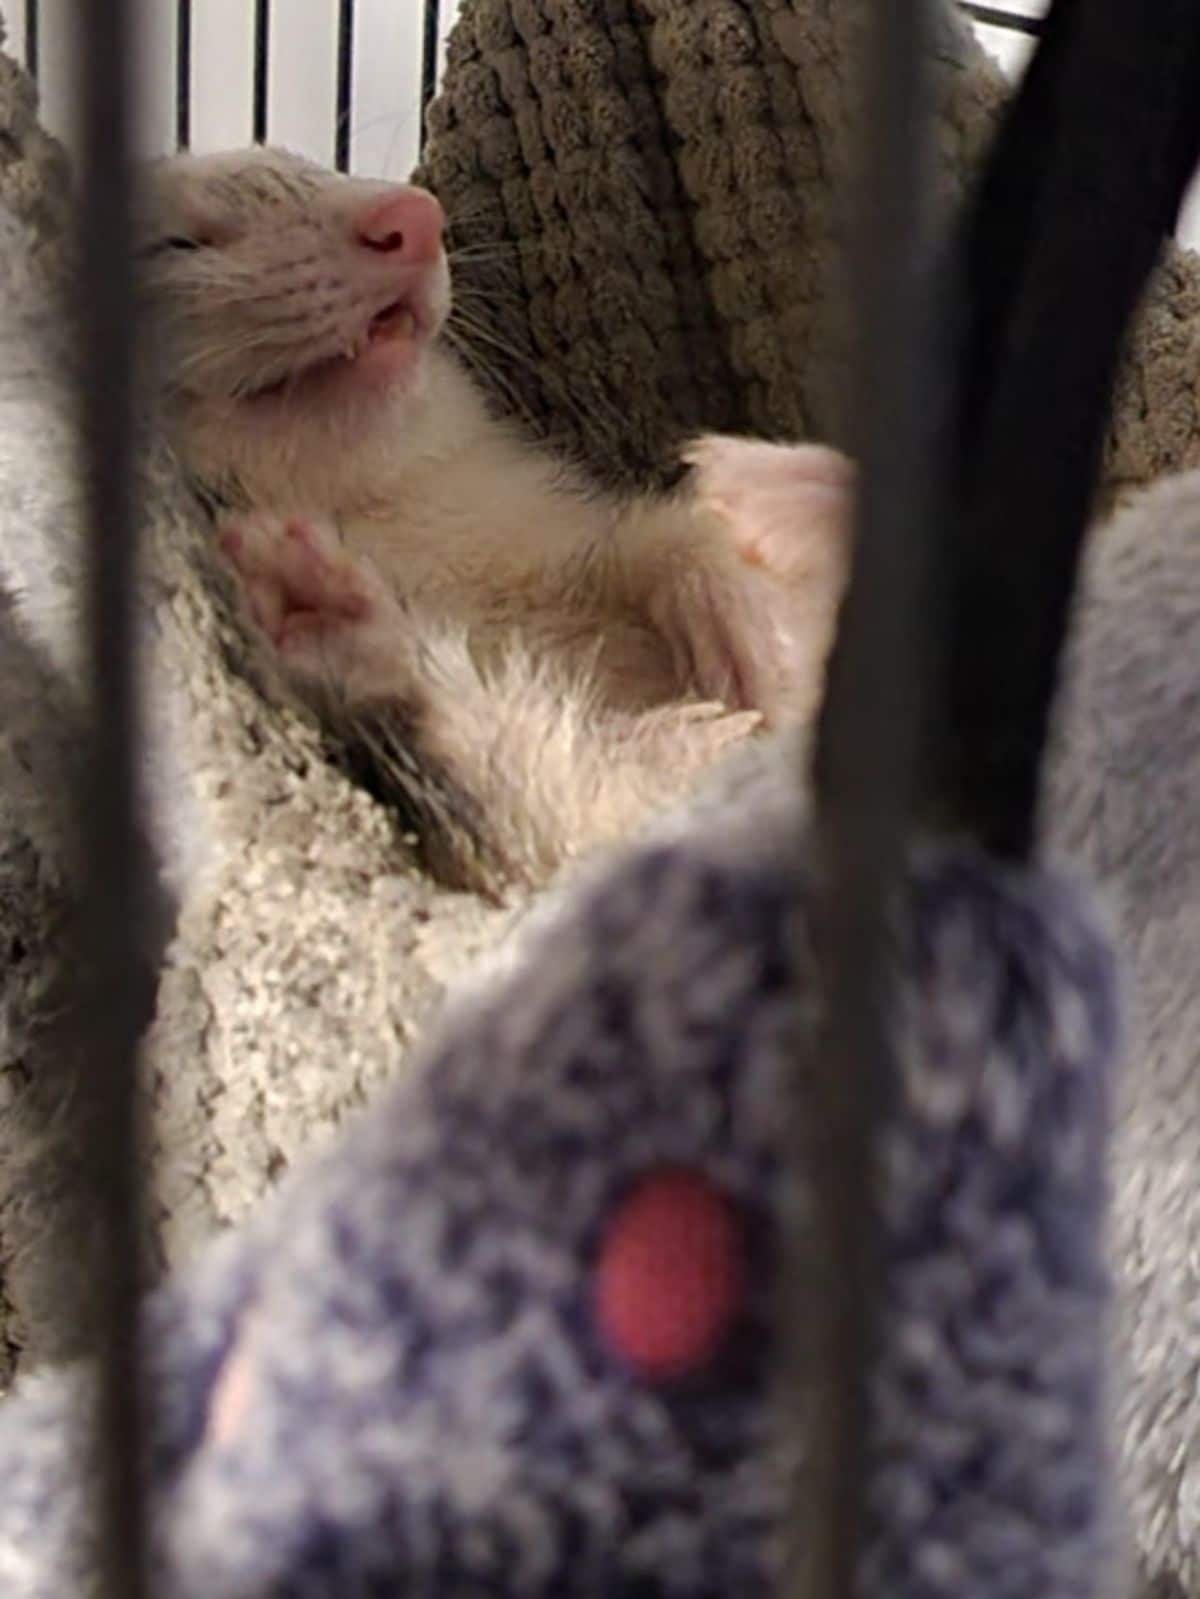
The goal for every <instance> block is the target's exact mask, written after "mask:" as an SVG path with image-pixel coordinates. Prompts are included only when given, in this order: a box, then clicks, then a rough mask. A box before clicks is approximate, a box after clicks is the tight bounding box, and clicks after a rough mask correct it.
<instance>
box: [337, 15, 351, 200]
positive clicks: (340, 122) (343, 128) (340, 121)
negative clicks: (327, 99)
mask: <svg viewBox="0 0 1200 1599" xmlns="http://www.w3.org/2000/svg"><path fill="white" fill-rule="evenodd" d="M353 100H354V0H338V54H337V121H336V123H335V131H334V165H335V166H336V167H337V169H338V171H339V172H348V171H349V170H350V156H351V132H352V126H353Z"/></svg>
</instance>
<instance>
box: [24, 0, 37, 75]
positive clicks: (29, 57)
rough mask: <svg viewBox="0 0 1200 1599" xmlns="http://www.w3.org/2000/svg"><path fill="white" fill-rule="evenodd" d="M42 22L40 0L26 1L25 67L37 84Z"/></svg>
mask: <svg viewBox="0 0 1200 1599" xmlns="http://www.w3.org/2000/svg"><path fill="white" fill-rule="evenodd" d="M40 20H41V19H40V16H39V13H38V0H25V67H26V70H27V71H28V73H29V76H30V77H31V78H32V79H33V80H34V82H35V83H36V82H37V75H38V68H39V66H40V65H41V53H40V45H41V38H40V34H39V31H38V23H39V21H40Z"/></svg>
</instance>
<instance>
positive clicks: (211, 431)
mask: <svg viewBox="0 0 1200 1599" xmlns="http://www.w3.org/2000/svg"><path fill="white" fill-rule="evenodd" d="M143 212H144V214H143V215H142V217H141V219H140V223H139V238H138V245H139V256H140V262H141V268H142V271H143V277H144V282H145V286H146V288H147V291H148V293H149V296H150V303H151V304H152V306H153V308H154V311H155V316H156V325H157V329H158V338H159V348H160V355H161V368H162V373H163V379H164V390H165V400H166V415H167V420H168V426H169V428H170V431H171V436H172V440H173V443H174V445H175V447H176V449H177V451H178V454H179V456H180V458H181V460H182V462H183V465H184V467H185V469H186V470H187V472H188V473H189V475H190V476H191V477H192V478H193V480H194V481H195V482H196V483H197V484H198V485H199V486H200V488H201V489H202V490H203V492H204V493H205V495H206V497H207V498H208V499H209V501H210V503H213V504H215V505H217V506H219V507H220V508H221V509H220V512H219V520H218V534H217V536H218V541H219V545H220V548H221V549H222V550H223V552H224V554H225V556H226V557H227V558H228V561H229V562H230V563H231V565H232V567H233V569H234V571H235V573H236V574H237V576H238V578H239V579H240V588H241V590H242V593H243V595H244V597H245V600H246V603H247V606H248V609H249V612H250V615H251V618H252V620H253V621H254V622H255V623H256V624H257V626H258V628H259V629H260V630H261V632H262V633H263V634H265V636H266V638H267V639H268V640H269V641H270V644H271V645H272V646H273V648H274V650H275V651H276V652H277V655H278V658H279V660H280V662H281V664H282V665H283V667H284V668H285V670H286V672H287V673H288V674H289V676H290V677H291V679H292V681H293V682H294V683H295V684H296V685H297V686H300V687H303V688H305V689H307V690H308V691H309V692H315V693H316V694H317V695H318V696H319V698H320V700H321V702H322V704H323V706H324V707H325V708H326V709H327V710H330V711H333V710H336V712H337V717H338V719H339V720H340V723H341V725H342V726H343V727H345V726H347V725H349V726H351V727H352V728H353V729H354V733H355V738H356V740H357V742H358V744H359V747H360V748H363V747H365V748H367V749H369V750H370V751H371V752H372V755H373V759H374V765H375V770H376V773H379V772H382V773H383V774H384V780H385V782H386V783H387V784H389V785H390V788H391V790H392V792H393V796H394V797H399V798H400V799H401V800H402V801H403V802H404V803H403V808H404V809H405V810H407V812H408V814H409V817H410V820H413V821H414V823H415V825H416V826H417V829H418V831H419V832H420V833H421V834H422V835H423V836H424V842H425V845H426V849H427V853H428V859H429V861H430V864H431V866H432V867H433V869H434V870H435V871H437V873H438V874H439V875H440V876H442V877H443V878H444V879H447V880H449V881H451V882H453V883H456V884H459V885H465V884H470V885H471V886H474V887H477V888H485V889H490V890H492V891H499V890H501V889H502V888H503V886H504V884H505V883H506V882H511V881H523V882H531V881H537V880H541V879H544V878H545V877H546V876H547V875H548V874H549V873H551V872H552V871H553V870H554V868H555V867H556V866H557V865H559V864H560V863H561V862H562V861H563V860H565V859H567V858H568V857H570V856H573V855H575V854H577V853H579V852H580V851H582V850H585V849H587V848H589V847H591V846H593V845H595V844H598V843H600V842H602V841H604V840H606V839H610V838H613V837H615V836H618V835H621V834H623V833H625V832H626V831H628V830H629V829H630V828H631V827H632V826H633V825H634V824H635V823H636V822H637V821H638V820H639V819H640V818H641V817H643V816H644V815H646V814H647V813H648V812H650V811H652V810H653V809H655V808H657V807H660V806H663V805H665V804H667V803H669V802H670V801H671V800H673V799H674V798H676V797H677V796H679V795H680V794H681V793H683V792H684V791H685V790H686V789H687V787H688V785H689V784H690V783H692V782H694V781H695V779H696V776H697V774H698V773H699V772H700V771H701V770H702V769H703V768H705V767H707V766H709V765H710V764H711V763H712V762H713V761H714V760H715V759H716V758H717V757H718V756H719V755H720V754H721V753H722V752H723V751H725V750H727V749H728V748H729V747H730V746H732V745H734V744H737V743H739V742H740V741H742V740H744V739H746V738H747V737H748V736H750V735H752V734H754V733H755V732H756V731H757V730H758V729H760V728H762V727H766V726H771V725H774V724H778V723H780V722H783V721H787V720H790V719H793V718H803V717H805V716H806V715H807V714H808V713H809V712H810V711H811V710H812V708H813V705H814V703H815V698H816V693H817V690H818V687H819V683H820V679H821V675H822V673H821V667H822V663H823V660H824V655H825V650H826V647H827V643H828V639H829V636H830V629H831V617H832V614H833V612H834V610H835V609H836V599H837V595H838V591H839V589H840V585H841V581H842V575H843V570H844V565H845V533H844V529H845V525H846V516H847V500H848V496H849V491H850V469H849V466H848V463H847V462H846V461H845V459H844V458H843V457H842V456H840V455H838V454H837V453H835V452H834V451H832V450H829V449H825V448H822V447H819V446H812V445H806V446H784V445H773V444H766V443H760V442H756V441H751V440H743V439H733V438H722V437H716V436H711V437H706V438H702V439H700V440H698V441H697V442H696V443H694V444H693V445H692V446H691V447H690V448H689V449H688V450H687V452H686V453H685V460H686V461H687V462H688V463H689V464H690V465H691V466H692V468H693V470H692V471H691V473H689V474H688V475H687V477H686V478H685V480H684V483H683V486H682V487H680V488H678V489H675V490H673V491H671V492H669V493H662V494H658V495H653V496H649V495H648V496H645V497H642V498H638V499H633V500H631V499H629V498H628V497H626V498H623V499H621V498H617V497H615V496H613V495H610V494H606V493H604V492H602V491H600V490H599V489H598V488H597V487H596V486H595V485H594V484H592V483H590V482H588V481H586V480H585V479H584V478H583V477H582V476H580V475H578V474H576V473H574V472H573V471H572V470H571V469H570V468H569V467H567V466H566V465H565V464H564V462H563V461H562V460H561V459H559V458H558V457H557V456H555V455H553V454H551V453H550V452H549V451H548V450H547V449H546V448H545V447H542V446H539V445H537V444H535V443H533V442H531V441H530V440H529V439H528V438H527V437H525V436H523V434H522V433H521V432H520V431H519V429H518V428H517V426H516V425H515V424H513V423H510V422H506V421H503V420H500V419H498V418H497V417H496V415H494V414H493V412H492V411H490V410H489V408H488V405H487V403H486V401H485V399H484V396H483V394H482V392H481V390H480V388H479V387H478V386H477V384H476V382H475V381H474V380H473V378H472V377H471V375H470V374H469V371H468V369H467V367H466V366H465V365H464V364H463V363H462V362H461V361H460V359H459V358H458V357H457V356H456V354H455V352H454V350H453V348H452V347H451V339H450V337H449V335H448V331H447V326H446V325H447V317H448V315H449V313H450V310H451V289H450V275H449V270H448V264H447V256H446V251H445V249H444V245H443V223H444V217H443V213H442V209H441V207H440V206H439V204H438V202H437V201H436V200H435V199H434V198H433V196H432V195H430V194H428V193H426V192H425V191H423V190H421V189H417V188H413V187H411V186H408V185H397V184H392V183H383V182H368V181H365V180H362V179H358V178H348V177H344V176H341V175H339V174H336V173H333V172H329V171H327V170H325V169H323V168H321V167H319V166H316V165H314V164H312V163H310V162H308V161H305V160H302V159H300V158H299V157H297V156H294V155H291V154H289V153H286V152H283V151H279V150H273V149H251V150H243V151H238V152H235V153H230V154H225V155H218V156H203V157H193V156H180V157H175V158H172V159H169V160H165V161H162V162H158V163H155V164H154V165H153V166H151V167H150V168H149V169H148V172H147V174H146V180H145V186H144V202H143Z"/></svg>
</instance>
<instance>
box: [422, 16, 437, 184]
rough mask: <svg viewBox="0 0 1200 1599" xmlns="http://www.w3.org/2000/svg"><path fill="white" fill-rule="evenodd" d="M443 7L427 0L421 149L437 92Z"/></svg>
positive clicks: (426, 135)
mask: <svg viewBox="0 0 1200 1599" xmlns="http://www.w3.org/2000/svg"><path fill="white" fill-rule="evenodd" d="M441 37H442V29H441V7H440V4H439V0H425V34H424V38H423V40H422V44H421V150H422V152H424V149H425V140H426V138H427V137H428V133H429V128H428V122H427V118H428V114H429V102H430V101H431V100H432V99H433V97H434V95H435V94H436V93H437V79H438V50H439V48H440V45H441Z"/></svg>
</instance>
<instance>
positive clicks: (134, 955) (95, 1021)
mask: <svg viewBox="0 0 1200 1599" xmlns="http://www.w3.org/2000/svg"><path fill="white" fill-rule="evenodd" d="M77 16H78V17H79V19H80V20H81V22H82V28H81V31H80V49H79V51H78V54H77V60H78V63H79V77H78V80H77V85H78V103H79V106H80V108H81V118H80V124H81V134H82V137H81V141H80V150H81V153H80V162H81V172H80V176H81V183H80V189H79V221H78V227H79V246H80V250H79V260H80V261H82V262H84V263H85V265H84V267H83V268H82V278H83V281H82V282H81V284H80V286H79V290H78V304H79V305H80V306H81V307H83V308H84V313H85V314H84V325H83V330H82V350H83V361H82V376H81V390H80V394H79V402H80V405H79V415H80V429H81V440H82V446H83V452H84V462H85V466H86V473H87V475H86V479H85V481H86V482H87V484H88V490H89V505H88V521H89V524H90V525H89V534H90V538H89V541H88V585H87V595H86V601H87V603H86V610H85V625H86V629H87V643H88V647H89V653H90V659H91V667H92V691H93V692H92V704H91V727H90V737H89V741H88V748H87V770H86V773H85V780H84V781H83V782H82V783H81V785H80V794H79V816H78V825H79V829H80V842H81V845H82V848H83V856H82V859H83V864H84V874H85V890H86V891H85V893H84V896H83V904H82V908H81V916H80V927H79V933H80V938H81V943H82V946H83V947H82V951H81V953H82V957H83V958H82V960H81V963H80V967H79V969H80V971H81V973H82V974H83V977H82V980H83V982H84V984H85V985H86V988H85V992H86V994H87V996H88V1003H87V1004H85V1005H84V1006H83V1007H82V1017H83V1021H82V1024H81V1026H80V1029H79V1033H80V1036H79V1037H78V1039H77V1053H78V1064H79V1080H78V1083H77V1085H76V1088H77V1092H76V1099H77V1102H78V1114H79V1116H80V1132H81V1134H82V1135H83V1136H81V1137H80V1141H79V1149H80V1151H81V1153H82V1168H83V1169H82V1170H81V1174H80V1175H81V1178H82V1179H85V1180H86V1181H87V1182H88V1184H89V1199H90V1201H91V1205H92V1215H93V1218H94V1234H93V1236H94V1241H95V1250H94V1252H93V1253H91V1258H90V1266H91V1269H92V1272H93V1279H92V1286H93V1294H94V1300H93V1302H94V1304H95V1306H96V1316H97V1323H98V1325H97V1328H96V1334H97V1338H96V1347H97V1351H98V1355H99V1361H100V1367H99V1371H100V1381H99V1391H98V1396H97V1413H96V1425H97V1429H98V1434H99V1436H98V1439H97V1443H98V1448H99V1466H100V1472H101V1477H100V1492H99V1496H98V1503H99V1505H100V1507H101V1527H100V1533H101V1544H100V1549H99V1552H98V1553H99V1563H100V1572H101V1577H102V1584H101V1592H102V1593H103V1594H104V1595H105V1599H145V1596H146V1594H147V1582H146V1569H145V1559H144V1537H143V1532H144V1527H143V1506H142V1496H141V1482H142V1473H141V1462H142V1425H141V1422H142V1417H141V1401H140V1393H139V1363H138V1334H137V1328H138V1321H137V1304H138V1294H139V1286H140V1270H139V1266H140V1259H139V1247H138V1240H139V1238H140V1236H141V1227H140V1204H139V1201H140V1193H139V1174H140V1172H141V1170H142V1155H141V1148H140V1139H139V1137H138V1126H137V1097H136V1075H135V1074H136V1054H137V1044H138V1039H139V1036H140V1033H141V1029H142V1025H143V1022H144V992H143V990H142V986H141V978H142V976H143V973H144V967H143V965H142V961H141V956H140V949H141V940H142V938H143V936H144V933H145V928H146V923H147V919H148V906H149V892H150V891H149V883H150V876H149V872H148V870H147V865H148V863H147V861H146V858H145V854H144V849H143V845H142V843H141V836H142V835H141V830H140V828H139V826H138V821H137V807H136V787H137V780H136V771H137V745H138V727H137V711H136V694H135V667H136V660H135V628H134V607H133V591H134V582H135V571H136V553H137V552H136V547H135V540H136V535H135V520H134V513H135V506H134V496H133V413H134V406H133V385H134V373H135V370H136V356H135V351H134V348H133V342H134V318H135V295H134V285H133V266H132V260H131V254H130V249H129V239H130V218H131V210H132V205H131V184H132V171H131V161H130V151H131V145H132V134H133V128H132V121H133V119H132V114H131V87H132V84H131V79H132V65H131V64H132V61H133V59H134V38H133V21H134V15H133V7H132V4H131V0H81V4H80V6H79V11H78V12H77Z"/></svg>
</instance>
